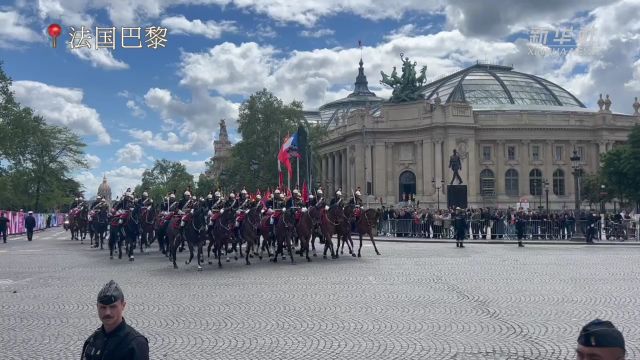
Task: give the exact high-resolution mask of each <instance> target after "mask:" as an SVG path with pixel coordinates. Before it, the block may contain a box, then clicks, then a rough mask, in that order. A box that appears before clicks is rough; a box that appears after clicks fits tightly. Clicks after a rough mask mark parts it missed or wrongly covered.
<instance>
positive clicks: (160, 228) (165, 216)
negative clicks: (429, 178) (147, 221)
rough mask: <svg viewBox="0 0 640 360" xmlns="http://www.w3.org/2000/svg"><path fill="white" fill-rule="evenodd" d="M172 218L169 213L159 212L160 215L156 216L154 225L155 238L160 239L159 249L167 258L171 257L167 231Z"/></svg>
mask: <svg viewBox="0 0 640 360" xmlns="http://www.w3.org/2000/svg"><path fill="white" fill-rule="evenodd" d="M172 216H173V215H171V213H169V212H164V211H163V212H159V213H158V215H156V218H155V221H154V225H153V229H154V234H155V237H156V239H158V247H159V248H160V251H161V252H162V253H163V254H164V255H165V256H169V253H170V251H169V241H168V239H167V229H168V227H169V222H170V221H171V218H172Z"/></svg>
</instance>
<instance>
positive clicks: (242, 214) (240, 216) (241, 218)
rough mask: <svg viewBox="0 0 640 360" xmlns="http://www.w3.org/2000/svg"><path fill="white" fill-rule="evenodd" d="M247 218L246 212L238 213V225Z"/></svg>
mask: <svg viewBox="0 0 640 360" xmlns="http://www.w3.org/2000/svg"><path fill="white" fill-rule="evenodd" d="M246 216H247V214H246V213H245V212H244V211H242V210H240V212H239V213H238V216H236V222H237V223H238V224H239V223H241V222H242V221H243V220H244V218H245V217H246Z"/></svg>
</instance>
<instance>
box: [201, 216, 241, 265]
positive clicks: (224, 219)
mask: <svg viewBox="0 0 640 360" xmlns="http://www.w3.org/2000/svg"><path fill="white" fill-rule="evenodd" d="M235 216H236V215H235V212H234V211H233V210H232V209H222V210H220V213H218V214H216V213H214V214H212V215H211V222H210V226H209V231H208V233H209V246H208V247H207V257H210V256H211V247H212V246H213V247H214V248H213V255H214V256H215V257H217V258H218V267H222V261H221V258H222V247H223V246H224V249H225V253H226V252H227V247H228V245H229V239H231V237H232V236H233V224H234V222H235V221H236V218H235ZM227 262H229V257H227ZM209 264H212V261H211V260H209Z"/></svg>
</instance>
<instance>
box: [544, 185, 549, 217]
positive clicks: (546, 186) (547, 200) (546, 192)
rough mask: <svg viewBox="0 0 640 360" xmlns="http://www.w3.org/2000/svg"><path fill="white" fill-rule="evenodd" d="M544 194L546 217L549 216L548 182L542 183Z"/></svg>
mask: <svg viewBox="0 0 640 360" xmlns="http://www.w3.org/2000/svg"><path fill="white" fill-rule="evenodd" d="M544 192H545V197H546V203H547V216H549V181H548V180H545V181H544Z"/></svg>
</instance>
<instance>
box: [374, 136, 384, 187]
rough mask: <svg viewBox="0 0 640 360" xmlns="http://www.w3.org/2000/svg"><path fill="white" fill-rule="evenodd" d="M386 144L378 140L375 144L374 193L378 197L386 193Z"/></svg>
mask: <svg viewBox="0 0 640 360" xmlns="http://www.w3.org/2000/svg"><path fill="white" fill-rule="evenodd" d="M384 150H385V146H384V143H382V142H377V143H376V144H375V145H374V153H373V161H372V163H373V172H372V174H373V179H374V181H373V195H375V196H376V197H379V196H383V195H385V194H386V186H387V183H386V178H387V174H386V172H387V169H386V161H387V156H386V154H385V152H384Z"/></svg>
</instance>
